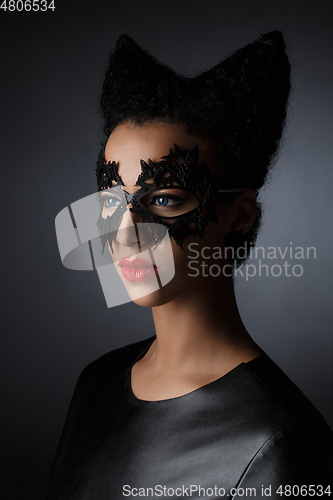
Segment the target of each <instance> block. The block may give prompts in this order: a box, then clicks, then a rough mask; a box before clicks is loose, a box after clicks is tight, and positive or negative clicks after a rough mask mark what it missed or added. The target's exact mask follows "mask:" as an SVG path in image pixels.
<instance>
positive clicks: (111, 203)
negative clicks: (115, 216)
mask: <svg viewBox="0 0 333 500" xmlns="http://www.w3.org/2000/svg"><path fill="white" fill-rule="evenodd" d="M119 205H120V200H118V199H116V198H111V197H108V198H106V199H105V200H104V207H105V208H115V207H118V206H119Z"/></svg>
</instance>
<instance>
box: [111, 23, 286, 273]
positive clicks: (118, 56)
mask: <svg viewBox="0 0 333 500" xmlns="http://www.w3.org/2000/svg"><path fill="white" fill-rule="evenodd" d="M289 92H290V64H289V60H288V56H287V55H286V53H285V43H284V39H283V36H282V34H281V32H279V31H272V32H270V33H267V34H264V35H261V36H260V37H259V38H258V39H257V40H255V41H254V42H253V43H251V44H248V45H246V46H245V47H243V48H241V49H239V50H237V51H236V52H234V53H233V54H232V55H231V56H229V57H227V58H226V59H224V60H222V61H221V62H220V63H219V64H217V65H216V66H214V67H213V68H211V69H210V70H208V71H205V72H203V73H202V74H200V75H198V76H196V77H192V78H191V77H186V76H182V75H180V74H177V73H176V72H175V71H173V70H172V69H171V68H169V67H167V66H166V65H163V64H161V63H159V62H158V61H157V60H156V59H155V58H154V57H153V56H151V55H150V54H149V53H148V52H146V51H145V50H143V49H142V48H141V47H140V46H139V45H138V44H137V43H135V42H134V41H133V40H132V39H131V38H130V37H129V36H127V35H122V36H121V37H120V38H119V40H118V42H117V45H116V49H115V50H114V51H113V53H112V54H111V56H110V60H109V64H108V68H107V70H106V74H105V79H104V83H103V90H102V95H101V109H102V115H103V118H104V132H105V134H106V136H107V137H109V135H110V134H111V132H112V131H113V130H114V128H115V127H116V126H117V125H118V124H119V123H121V122H127V121H130V122H133V123H135V124H139V125H140V124H143V123H146V122H154V121H161V122H168V123H181V124H183V125H184V126H185V127H186V128H187V130H188V131H189V132H190V133H192V134H194V135H197V136H200V137H202V138H203V139H206V140H208V141H210V143H211V145H212V151H213V154H214V159H215V163H214V165H213V168H212V170H213V174H214V176H215V178H216V182H217V184H218V188H219V189H224V188H252V189H254V190H255V191H258V190H259V189H260V188H261V187H262V186H263V184H264V183H265V179H266V177H267V173H268V171H269V168H270V167H271V165H272V164H273V162H274V160H275V158H276V153H277V150H278V145H279V142H280V139H281V136H282V132H283V127H284V123H285V119H286V109H287V102H288V96H289ZM231 196H232V197H234V196H236V195H234V194H233V195H230V194H227V195H226V199H230V197H231ZM260 218H261V205H260V203H257V217H256V220H255V223H254V225H253V227H252V228H251V229H250V230H249V231H248V232H247V233H246V234H245V235H240V234H239V233H238V234H237V235H236V234H233V233H229V235H227V239H226V242H225V244H226V246H229V247H232V248H234V250H235V255H237V257H235V265H236V266H239V265H240V264H241V263H242V262H243V261H244V260H245V259H246V258H247V257H248V254H249V251H250V246H253V245H254V243H255V240H256V237H257V232H258V228H259V226H260ZM241 247H243V248H244V251H243V252H242V251H239V249H240V248H241ZM237 250H238V252H237Z"/></svg>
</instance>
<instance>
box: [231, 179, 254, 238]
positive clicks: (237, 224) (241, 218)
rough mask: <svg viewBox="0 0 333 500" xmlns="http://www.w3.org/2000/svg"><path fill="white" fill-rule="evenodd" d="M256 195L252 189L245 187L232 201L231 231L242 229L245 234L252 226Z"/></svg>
mask: <svg viewBox="0 0 333 500" xmlns="http://www.w3.org/2000/svg"><path fill="white" fill-rule="evenodd" d="M256 202H257V195H256V192H255V191H254V190H253V189H245V190H244V191H243V192H242V193H241V194H240V195H239V196H237V198H236V199H235V200H234V201H233V203H232V205H233V210H234V221H233V223H232V224H231V228H230V229H231V231H242V232H243V234H246V233H247V232H248V231H249V230H250V229H251V227H252V226H253V224H254V222H255V220H256V216H257V206H256Z"/></svg>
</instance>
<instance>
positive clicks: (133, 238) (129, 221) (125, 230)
mask: <svg viewBox="0 0 333 500" xmlns="http://www.w3.org/2000/svg"><path fill="white" fill-rule="evenodd" d="M131 207H132V204H131V203H130V204H129V205H128V206H127V209H126V211H125V212H124V213H123V215H122V216H121V218H120V221H119V225H118V230H117V234H116V241H117V242H118V243H120V245H122V246H124V247H130V246H133V245H139V247H140V246H141V245H142V244H143V241H142V239H143V238H144V234H146V231H143V227H144V226H146V224H142V219H141V217H139V216H138V215H136V214H133V213H132V212H131V211H130V208H131ZM140 223H141V224H140ZM143 233H144V234H143Z"/></svg>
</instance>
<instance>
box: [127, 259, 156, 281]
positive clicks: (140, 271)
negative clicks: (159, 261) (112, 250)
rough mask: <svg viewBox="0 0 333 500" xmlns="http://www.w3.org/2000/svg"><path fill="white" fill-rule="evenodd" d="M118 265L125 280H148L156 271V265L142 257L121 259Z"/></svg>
mask: <svg viewBox="0 0 333 500" xmlns="http://www.w3.org/2000/svg"><path fill="white" fill-rule="evenodd" d="M118 266H119V267H120V270H121V274H122V275H123V276H124V278H125V279H126V280H127V281H148V280H150V279H151V278H152V277H153V276H154V275H155V274H156V273H157V266H155V265H153V264H152V263H151V262H148V261H147V260H143V259H133V260H129V259H122V260H120V261H119V262H118Z"/></svg>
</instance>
